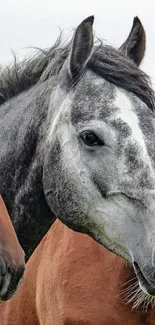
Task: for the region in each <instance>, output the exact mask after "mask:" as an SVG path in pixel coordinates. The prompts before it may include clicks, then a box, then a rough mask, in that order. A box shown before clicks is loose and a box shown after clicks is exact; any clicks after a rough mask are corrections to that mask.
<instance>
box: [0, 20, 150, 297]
mask: <svg viewBox="0 0 155 325" xmlns="http://www.w3.org/2000/svg"><path fill="white" fill-rule="evenodd" d="M93 21H94V17H93V16H90V17H88V18H87V19H85V20H84V21H83V22H82V23H81V24H80V25H79V26H78V28H77V29H76V31H75V35H74V37H73V40H72V41H71V42H69V43H68V44H67V45H63V44H62V43H61V42H60V40H59V41H58V42H57V43H56V44H55V45H54V47H52V48H51V49H49V50H45V51H41V53H40V54H39V55H38V56H36V57H35V58H33V59H32V60H29V61H25V62H22V63H19V64H18V63H16V62H15V65H14V67H12V68H7V69H5V70H4V72H3V73H2V74H1V80H0V103H1V109H0V192H1V193H2V195H3V198H4V200H5V203H6V206H7V208H8V211H9V213H10V215H11V218H12V221H13V224H14V227H15V230H16V232H17V235H18V238H19V240H20V243H21V244H22V247H23V249H24V250H25V252H26V256H27V258H28V257H29V256H30V255H31V254H32V252H33V250H34V248H35V247H36V246H37V245H38V243H39V241H40V240H41V238H42V237H43V235H44V234H45V233H46V232H47V230H48V229H49V227H50V225H51V224H52V223H53V222H54V220H55V219H56V217H57V218H59V219H60V220H61V221H62V222H63V223H64V224H66V225H67V226H68V227H70V228H72V229H74V230H76V231H80V232H84V233H87V234H89V235H90V236H92V237H93V238H94V239H95V240H96V241H98V242H99V243H101V244H102V245H104V246H105V247H107V248H108V249H109V250H111V251H113V252H114V253H116V254H118V255H120V256H122V257H123V258H124V259H126V260H127V261H128V262H129V263H132V265H133V267H134V270H135V272H136V274H137V277H138V279H139V283H140V286H141V288H142V289H143V290H144V291H145V292H147V293H149V294H155V269H154V263H155V256H154V242H155V141H154V139H155V116H154V103H155V98H154V92H153V90H152V88H151V86H150V82H149V78H148V77H147V76H146V75H145V74H144V73H143V72H142V71H141V70H140V69H139V67H138V66H139V64H140V63H141V60H142V58H143V56H144V51H145V32H144V29H143V27H142V25H141V23H140V21H139V19H138V18H135V19H134V22H133V26H132V29H131V32H130V34H129V37H128V38H127V40H126V41H125V42H124V43H123V45H122V46H121V47H120V49H114V48H113V47H110V46H105V45H104V44H102V42H99V43H98V44H96V45H94V41H93V31H92V26H93Z"/></svg>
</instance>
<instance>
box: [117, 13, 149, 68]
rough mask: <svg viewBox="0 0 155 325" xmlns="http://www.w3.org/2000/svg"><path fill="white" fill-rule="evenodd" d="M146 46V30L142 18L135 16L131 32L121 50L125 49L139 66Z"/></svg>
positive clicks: (126, 53) (127, 54)
mask: <svg viewBox="0 0 155 325" xmlns="http://www.w3.org/2000/svg"><path fill="white" fill-rule="evenodd" d="M145 47H146V35H145V31H144V28H143V25H142V23H141V21H140V19H139V18H138V17H135V18H134V20H133V25H132V28H131V31H130V34H129V36H128V38H127V39H126V41H125V42H124V43H123V44H122V46H121V47H120V48H119V50H121V51H123V52H124V53H125V55H126V56H128V57H129V58H130V59H131V60H132V61H134V62H135V63H136V64H137V65H138V66H139V65H140V63H141V61H142V59H143V57H144V54H145Z"/></svg>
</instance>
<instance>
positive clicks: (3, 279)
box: [0, 196, 25, 301]
mask: <svg viewBox="0 0 155 325" xmlns="http://www.w3.org/2000/svg"><path fill="white" fill-rule="evenodd" d="M24 269H25V261H24V252H23V250H22V248H21V246H20V244H19V241H18V239H17V236H16V233H15V231H14V228H13V226H12V223H11V220H10V218H9V215H8V212H7V209H6V207H5V204H4V201H3V199H2V197H1V196H0V301H2V300H7V299H9V298H11V297H12V295H13V294H14V292H15V291H16V290H17V288H18V286H19V284H20V283H21V281H22V278H23V273H24Z"/></svg>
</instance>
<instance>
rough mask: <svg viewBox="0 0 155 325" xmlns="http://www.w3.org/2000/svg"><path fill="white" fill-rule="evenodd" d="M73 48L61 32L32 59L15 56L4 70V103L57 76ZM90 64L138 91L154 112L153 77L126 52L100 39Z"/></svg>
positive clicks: (0, 92)
mask: <svg viewBox="0 0 155 325" xmlns="http://www.w3.org/2000/svg"><path fill="white" fill-rule="evenodd" d="M70 49H71V42H69V43H68V44H65V43H63V42H62V34H60V36H59V37H58V39H57V41H56V43H55V44H54V46H52V47H51V48H49V49H38V51H37V53H36V54H35V55H34V56H33V57H31V58H29V59H25V60H23V61H21V62H17V59H16V57H15V56H14V64H13V65H12V66H7V67H5V68H4V69H2V68H1V70H0V105H1V104H3V103H4V102H6V101H7V100H8V99H10V98H12V97H14V96H16V95H18V94H20V93H21V92H23V91H25V90H28V89H29V88H31V87H32V86H34V85H35V84H36V83H38V82H44V81H45V80H47V79H49V78H50V77H51V76H54V75H57V74H58V73H59V71H60V69H61V67H62V65H63V63H64V61H65V60H66V58H67V56H68V54H69V52H70ZM87 66H88V68H90V69H91V70H93V71H94V72H95V73H96V74H97V75H99V76H101V77H103V78H104V79H106V80H107V81H109V82H111V83H113V84H115V85H116V86H118V87H120V88H123V89H125V90H127V91H129V92H131V93H133V94H135V95H136V96H137V97H138V98H140V99H141V100H142V101H143V102H144V103H145V104H146V105H147V106H148V107H149V108H150V109H151V110H152V111H154V108H155V94H154V90H153V89H152V86H151V81H150V78H149V77H148V76H147V74H146V73H144V72H143V71H142V70H141V69H139V68H138V67H137V66H136V65H135V64H134V62H132V61H131V60H130V59H128V58H127V57H126V56H125V55H124V53H123V52H121V51H119V50H117V49H115V48H113V47H111V46H108V45H103V43H102V42H100V44H99V45H98V46H95V47H94V51H93V54H92V56H91V58H90V60H89V62H88V64H87Z"/></svg>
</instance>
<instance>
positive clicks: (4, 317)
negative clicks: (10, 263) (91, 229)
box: [0, 220, 155, 325]
mask: <svg viewBox="0 0 155 325" xmlns="http://www.w3.org/2000/svg"><path fill="white" fill-rule="evenodd" d="M138 287H139V285H138V283H137V280H136V279H135V273H134V270H133V268H132V267H131V266H130V265H128V264H127V263H126V262H125V260H124V259H122V258H121V257H119V256H117V255H116V254H113V253H112V252H110V251H109V250H107V249H106V248H104V247H103V246H101V245H100V244H98V243H96V242H95V241H94V240H93V239H92V238H90V237H88V236H87V235H84V234H80V233H78V232H74V231H72V230H71V229H69V228H68V227H66V226H65V225H64V224H62V223H61V221H59V220H56V222H55V223H54V225H53V226H52V227H51V228H50V230H49V231H48V233H47V235H46V236H45V237H44V238H43V239H42V241H41V243H40V244H39V246H38V247H37V249H36V250H35V252H34V253H33V255H32V256H31V258H30V259H29V261H28V262H27V265H26V271H25V280H24V282H23V283H22V284H21V286H20V288H19V289H18V291H17V292H16V294H15V295H14V296H13V298H11V300H9V301H7V302H5V303H3V304H2V305H1V306H0V319H1V321H2V324H3V325H10V324H11V325H21V324H22V325H42V324H44V325H60V324H61V325H78V324H80V325H103V324H104V325H113V324H115V325H124V324H125V325H154V324H155V309H154V308H151V303H153V300H152V301H151V297H150V299H147V297H145V295H144V294H143V292H142V291H141V292H140V291H139V289H138ZM149 303H150V304H149Z"/></svg>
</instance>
